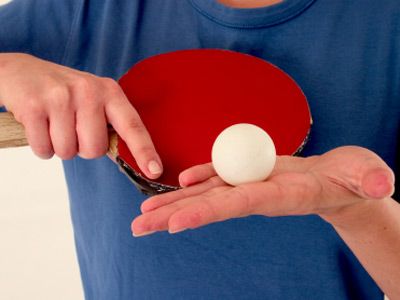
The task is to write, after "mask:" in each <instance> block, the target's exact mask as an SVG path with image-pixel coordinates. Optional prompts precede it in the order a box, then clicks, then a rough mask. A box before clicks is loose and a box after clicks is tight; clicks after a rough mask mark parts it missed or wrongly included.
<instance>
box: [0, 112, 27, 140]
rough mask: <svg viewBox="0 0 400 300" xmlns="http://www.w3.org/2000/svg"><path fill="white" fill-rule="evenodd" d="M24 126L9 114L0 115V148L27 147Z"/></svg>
mask: <svg viewBox="0 0 400 300" xmlns="http://www.w3.org/2000/svg"><path fill="white" fill-rule="evenodd" d="M27 145H28V141H27V139H26V136H25V129H24V126H23V125H22V124H21V123H19V122H17V121H16V120H15V118H14V116H13V115H12V114H11V113H9V112H2V113H0V148H10V147H20V146H27Z"/></svg>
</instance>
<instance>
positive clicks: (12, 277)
mask: <svg viewBox="0 0 400 300" xmlns="http://www.w3.org/2000/svg"><path fill="white" fill-rule="evenodd" d="M26 1H27V0H26ZM55 1H57V0H55ZM7 2H10V1H9V0H0V5H2V4H5V3H7ZM0 26H1V23H0ZM0 239H1V242H0V299H1V300H3V299H4V300H26V299H30V300H47V299H57V300H81V299H83V292H82V288H81V282H80V277H79V270H78V265H77V259H76V255H75V248H74V244H73V233H72V225H71V221H70V216H69V207H68V198H67V191H66V188H65V182H64V177H63V173H62V168H61V162H60V160H58V159H57V158H53V159H51V160H49V161H43V160H40V159H38V158H35V156H34V155H33V154H32V153H31V151H30V149H29V148H27V147H24V148H18V149H0ZM110 300H111V299H110Z"/></svg>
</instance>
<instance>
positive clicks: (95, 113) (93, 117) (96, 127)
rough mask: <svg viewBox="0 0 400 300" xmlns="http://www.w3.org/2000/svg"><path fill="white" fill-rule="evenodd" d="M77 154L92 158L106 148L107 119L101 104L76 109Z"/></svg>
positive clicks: (105, 150) (101, 154)
mask: <svg viewBox="0 0 400 300" xmlns="http://www.w3.org/2000/svg"><path fill="white" fill-rule="evenodd" d="M76 131H77V135H78V145H79V156H81V157H82V158H86V159H93V158H97V157H100V156H103V155H105V154H106V153H107V150H108V132H107V121H106V118H105V114H104V110H103V108H102V107H101V106H96V107H91V108H86V109H81V110H78V112H77V114H76Z"/></svg>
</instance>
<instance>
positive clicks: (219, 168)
mask: <svg viewBox="0 0 400 300" xmlns="http://www.w3.org/2000/svg"><path fill="white" fill-rule="evenodd" d="M211 158H212V163H213V166H214V169H215V171H216V172H217V174H218V176H219V177H221V178H222V180H224V181H225V182H226V183H228V184H230V185H239V184H244V183H250V182H257V181H263V180H265V179H267V177H268V176H269V175H270V174H271V172H272V170H273V168H274V166H275V161H276V150H275V145H274V142H273V141H272V139H271V137H270V136H269V135H268V134H267V133H266V132H265V131H264V130H263V129H261V128H260V127H258V126H255V125H252V124H246V123H242V124H235V125H232V126H230V127H228V128H226V129H225V130H223V131H222V132H221V133H220V134H219V135H218V137H217V138H216V140H215V142H214V145H213V147H212V152H211Z"/></svg>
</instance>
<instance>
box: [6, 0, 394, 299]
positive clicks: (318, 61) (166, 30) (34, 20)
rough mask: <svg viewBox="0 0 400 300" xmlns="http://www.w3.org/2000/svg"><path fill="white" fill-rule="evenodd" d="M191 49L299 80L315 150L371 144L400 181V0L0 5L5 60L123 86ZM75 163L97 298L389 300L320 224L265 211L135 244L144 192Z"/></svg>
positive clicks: (80, 243) (94, 163)
mask: <svg viewBox="0 0 400 300" xmlns="http://www.w3.org/2000/svg"><path fill="white" fill-rule="evenodd" d="M189 48H223V49H231V50H235V51H240V52H244V53H249V54H252V55H255V56H258V57H261V58H263V59H266V60H268V61H270V62H272V63H273V64H275V65H277V66H279V67H280V68H282V69H283V70H285V71H286V72H287V73H289V74H290V75H291V76H292V77H293V78H294V79H295V80H296V81H297V82H298V83H299V85H300V86H301V87H302V89H303V90H304V93H305V94H306V95H307V97H308V99H309V102H310V107H311V111H312V114H313V119H314V126H313V131H312V136H311V140H310V141H309V143H308V144H307V145H306V147H305V149H304V151H303V155H305V156H308V155H312V154H321V153H324V152H326V151H328V150H330V149H332V148H335V147H338V146H341V145H360V146H363V147H366V148H369V149H371V150H373V151H375V152H376V153H378V154H379V155H380V156H381V157H382V158H383V159H384V160H385V161H386V162H387V163H388V164H389V165H390V166H391V167H392V168H393V169H395V171H396V173H397V175H399V165H398V163H399V157H398V153H399V150H400V145H399V141H400V139H399V137H400V128H399V127H400V121H399V120H400V1H398V0H383V1H376V0H354V1H348V0H286V1H283V2H282V3H281V4H277V5H273V6H271V7H266V8H258V9H233V8H228V7H225V6H223V5H222V4H219V3H217V1H216V0H168V1H166V0H165V1H161V0H134V1H132V0H119V1H115V0H91V1H89V0H87V1H84V0H68V1H67V0H64V1H59V0H57V1H55V0H54V1H51V0H30V1H24V0H15V1H14V2H12V3H10V4H8V5H5V6H3V7H2V8H0V50H1V51H3V52H4V51H19V52H27V53H31V54H33V55H36V56H39V57H41V58H44V59H48V60H51V61H54V62H57V63H60V64H64V65H67V66H70V67H73V68H77V69H80V70H85V71H89V72H92V73H94V74H97V75H101V76H108V77H113V78H115V79H118V78H119V77H120V76H121V75H122V74H124V73H125V72H126V71H127V70H128V69H129V68H130V67H131V66H132V65H133V64H134V63H135V62H137V61H139V60H141V59H143V58H146V57H148V56H151V55H155V54H159V53H164V52H169V51H173V50H179V49H189ZM396 156H397V157H396ZM64 166H65V174H66V178H67V182H68V187H69V195H70V201H71V202H70V203H71V214H72V220H73V226H74V232H75V241H76V248H77V252H78V257H79V263H80V268H81V274H82V280H83V284H84V289H85V295H86V297H87V299H95V300H101V299H104V300H110V299H113V300H114V299H324V300H327V299H332V300H333V299H334V300H337V299H382V298H383V295H382V292H381V291H380V290H379V288H378V287H377V286H376V284H375V283H374V281H373V280H372V279H371V278H370V276H369V275H368V274H367V272H366V271H365V270H364V269H363V267H362V266H361V265H360V263H359V262H358V261H357V259H356V258H355V257H354V256H353V254H352V253H351V251H350V250H349V248H348V247H347V246H346V245H345V244H344V242H343V241H342V240H341V239H340V238H339V236H338V235H337V234H336V232H335V231H334V229H333V228H332V227H331V226H330V225H329V224H327V223H326V222H324V221H323V220H322V219H321V218H319V217H318V216H303V217H278V218H267V217H261V216H252V217H247V218H241V219H233V220H229V221H226V222H221V223H217V224H212V225H209V226H205V227H203V228H200V229H196V230H189V231H186V232H183V233H179V234H176V235H169V234H168V233H157V234H154V235H151V236H147V237H142V238H133V237H132V236H131V231H130V223H131V221H132V219H133V218H134V217H136V216H137V215H139V213H140V211H139V206H140V204H141V202H142V201H143V200H144V199H145V196H143V195H141V194H140V193H139V192H138V191H137V190H136V189H135V188H134V187H133V185H132V184H131V183H130V181H128V179H127V178H126V177H125V176H124V175H122V174H121V173H120V172H119V171H118V168H117V167H116V166H115V165H114V164H113V163H112V162H111V161H110V160H109V159H108V158H102V159H96V160H83V159H80V158H76V159H74V160H71V161H66V162H65V163H64Z"/></svg>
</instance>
